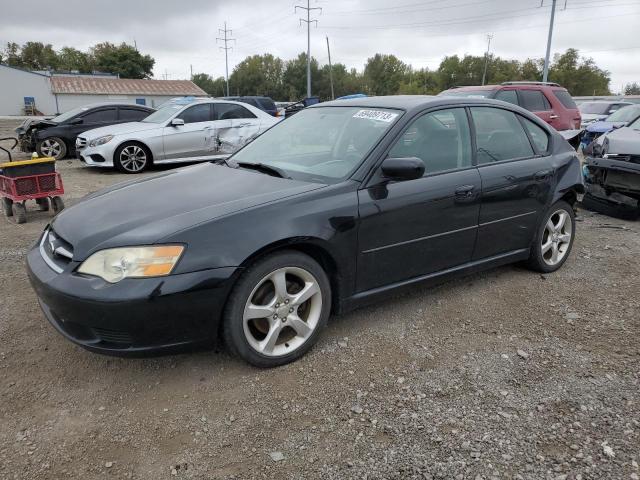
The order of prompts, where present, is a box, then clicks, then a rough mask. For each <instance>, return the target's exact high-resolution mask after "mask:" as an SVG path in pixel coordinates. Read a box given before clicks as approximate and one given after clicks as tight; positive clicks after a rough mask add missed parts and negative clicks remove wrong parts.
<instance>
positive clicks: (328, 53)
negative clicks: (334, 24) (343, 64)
mask: <svg viewBox="0 0 640 480" xmlns="http://www.w3.org/2000/svg"><path fill="white" fill-rule="evenodd" d="M326 37H327V55H329V82H330V83H331V100H333V99H335V98H336V96H335V95H334V93H333V67H332V66H331V49H330V48H329V36H328V35H327V36H326Z"/></svg>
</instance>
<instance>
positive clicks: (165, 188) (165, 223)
mask: <svg viewBox="0 0 640 480" xmlns="http://www.w3.org/2000/svg"><path fill="white" fill-rule="evenodd" d="M324 186H325V185H322V184H317V183H308V182H301V181H297V180H290V179H284V178H279V177H272V176H269V175H265V174H262V173H259V172H253V171H249V170H242V169H233V168H229V167H225V166H221V165H214V164H211V163H205V164H200V165H196V166H192V167H186V168H182V169H178V170H172V171H169V172H166V173H162V174H160V175H156V176H153V177H147V178H145V179H141V180H136V181H133V182H126V183H122V184H118V185H114V186H112V187H110V188H107V189H105V190H102V191H99V192H96V193H94V194H91V195H89V196H88V197H85V198H84V199H83V200H82V201H80V202H79V203H77V204H76V205H74V206H72V207H70V208H67V209H65V210H64V211H63V212H61V213H60V214H59V215H58V216H56V217H55V219H54V220H53V222H52V224H51V227H52V228H53V230H54V231H55V232H56V233H57V234H58V235H59V236H60V237H62V238H63V239H64V240H66V241H67V242H69V243H70V244H71V245H72V246H73V248H74V253H73V258H74V260H77V261H82V260H84V259H86V258H87V256H88V255H90V254H91V253H93V252H95V251H98V250H102V249H104V248H112V247H119V246H129V245H149V244H153V243H157V242H159V241H161V240H162V239H163V238H165V237H167V236H168V235H172V234H175V233H177V232H179V231H182V230H185V229H188V228H190V227H193V226H195V225H198V224H201V223H204V222H208V221H211V220H214V219H216V218H219V217H223V216H227V215H231V214H234V213H237V212H240V211H242V210H246V209H250V208H253V207H256V206H259V205H263V204H267V203H271V202H274V201H277V200H280V199H283V198H286V197H290V196H293V195H298V194H301V193H304V192H309V191H311V190H315V189H318V188H322V187H324Z"/></svg>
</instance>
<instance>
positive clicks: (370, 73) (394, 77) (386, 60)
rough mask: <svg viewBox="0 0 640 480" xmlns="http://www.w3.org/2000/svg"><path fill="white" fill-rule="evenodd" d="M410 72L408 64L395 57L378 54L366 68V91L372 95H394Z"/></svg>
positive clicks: (370, 60)
mask: <svg viewBox="0 0 640 480" xmlns="http://www.w3.org/2000/svg"><path fill="white" fill-rule="evenodd" d="M408 72H409V67H408V66H407V64H406V63H403V62H402V61H400V59H399V58H398V57H396V56H395V55H382V54H380V53H376V54H375V55H374V56H373V57H371V58H369V59H368V60H367V63H366V65H365V67H364V79H365V82H366V89H367V91H368V93H371V94H372V95H394V94H396V93H397V92H398V89H399V88H400V84H401V83H402V81H403V80H404V77H405V75H406V74H407V73H408Z"/></svg>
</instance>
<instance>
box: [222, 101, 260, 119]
mask: <svg viewBox="0 0 640 480" xmlns="http://www.w3.org/2000/svg"><path fill="white" fill-rule="evenodd" d="M214 108H215V111H216V115H215V118H216V120H231V119H234V118H256V116H255V115H254V114H253V113H251V112H250V111H249V110H247V109H246V108H244V107H243V106H241V105H235V104H233V103H216V104H215V107H214Z"/></svg>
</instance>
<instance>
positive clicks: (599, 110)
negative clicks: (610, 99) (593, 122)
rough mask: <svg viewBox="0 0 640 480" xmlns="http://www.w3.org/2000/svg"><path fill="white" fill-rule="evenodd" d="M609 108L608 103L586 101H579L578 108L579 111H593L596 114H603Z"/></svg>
mask: <svg viewBox="0 0 640 480" xmlns="http://www.w3.org/2000/svg"><path fill="white" fill-rule="evenodd" d="M610 108H611V104H610V103H598V102H587V103H581V104H580V106H579V107H578V109H579V110H580V113H593V114H596V115H604V114H606V113H607V112H608V111H609V109H610Z"/></svg>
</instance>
